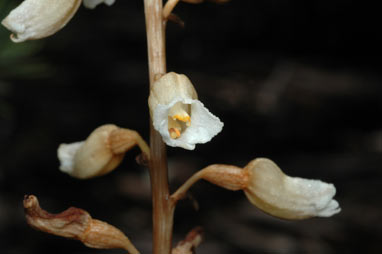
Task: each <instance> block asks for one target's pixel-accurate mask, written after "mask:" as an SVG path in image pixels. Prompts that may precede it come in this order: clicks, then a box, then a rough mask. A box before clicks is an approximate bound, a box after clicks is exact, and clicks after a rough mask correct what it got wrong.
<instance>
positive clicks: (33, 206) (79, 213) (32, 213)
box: [24, 195, 139, 254]
mask: <svg viewBox="0 0 382 254" xmlns="http://www.w3.org/2000/svg"><path fill="white" fill-rule="evenodd" d="M24 210H25V217H26V219H27V222H28V224H29V225H30V226H31V227H33V228H34V229H37V230H40V231H43V232H46V233H49V234H53V235H57V236H62V237H66V238H71V239H76V240H80V241H81V242H82V243H83V244H85V245H86V246H88V247H90V248H97V249H124V250H126V251H128V252H129V253H131V254H139V251H138V250H137V249H136V248H135V247H134V245H133V244H132V243H131V242H130V240H129V239H128V238H127V237H126V236H125V234H123V233H122V232H121V231H120V230H119V229H117V228H116V227H114V226H112V225H110V224H108V223H106V222H103V221H100V220H96V219H93V218H92V217H91V216H90V214H89V213H88V212H86V211H85V210H82V209H79V208H75V207H70V208H69V209H67V210H65V211H63V212H62V213H59V214H51V213H48V212H47V211H45V210H43V209H42V208H41V207H40V205H39V203H38V200H37V198H36V196H34V195H27V196H25V197H24Z"/></svg>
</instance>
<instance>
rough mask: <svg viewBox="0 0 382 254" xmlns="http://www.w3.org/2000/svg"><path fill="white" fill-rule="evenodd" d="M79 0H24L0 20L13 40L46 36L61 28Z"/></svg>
mask: <svg viewBox="0 0 382 254" xmlns="http://www.w3.org/2000/svg"><path fill="white" fill-rule="evenodd" d="M81 2H82V1H81V0H24V2H22V3H21V4H20V5H19V6H18V7H17V8H15V9H14V10H12V11H11V12H10V13H9V15H8V16H7V17H6V18H5V19H4V20H3V21H2V22H1V23H2V24H3V25H4V26H5V27H6V28H8V29H9V30H11V31H12V32H13V34H12V35H11V40H12V41H13V42H23V41H26V40H34V39H40V38H44V37H47V36H49V35H52V34H54V33H56V32H57V31H58V30H60V29H61V28H63V27H64V26H65V25H66V23H68V21H69V20H70V19H71V18H72V17H73V15H74V14H75V13H76V11H77V9H78V7H79V6H80V4H81Z"/></svg>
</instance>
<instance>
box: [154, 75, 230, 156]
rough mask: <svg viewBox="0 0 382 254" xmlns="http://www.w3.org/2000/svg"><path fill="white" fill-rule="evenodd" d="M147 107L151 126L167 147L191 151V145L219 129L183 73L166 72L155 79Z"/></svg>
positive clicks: (208, 137) (209, 138)
mask: <svg viewBox="0 0 382 254" xmlns="http://www.w3.org/2000/svg"><path fill="white" fill-rule="evenodd" d="M149 108H150V115H151V118H152V121H153V126H154V128H155V129H156V130H157V131H158V132H159V133H160V134H161V136H162V138H163V141H164V142H165V143H166V144H167V145H169V146H173V147H182V148H184V149H188V150H193V149H194V148H195V144H198V143H206V142H208V141H210V140H211V139H212V138H213V137H214V136H215V135H216V134H218V133H219V132H220V131H221V130H222V128H223V123H222V122H221V121H220V120H219V118H217V117H216V116H214V115H213V114H211V113H210V112H209V111H208V109H207V108H205V107H204V105H203V103H201V102H200V101H199V100H198V95H197V93H196V91H195V88H194V86H193V85H192V84H191V81H190V80H189V79H188V78H187V77H186V76H185V75H183V74H176V73H174V72H170V73H167V74H165V75H164V76H162V77H161V78H160V79H158V80H157V81H156V82H155V83H154V84H153V86H152V88H151V91H150V96H149Z"/></svg>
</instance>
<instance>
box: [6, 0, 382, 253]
mask: <svg viewBox="0 0 382 254" xmlns="http://www.w3.org/2000/svg"><path fill="white" fill-rule="evenodd" d="M19 2H20V1H11V0H8V1H7V0H2V3H0V14H1V17H0V18H1V19H2V18H4V17H5V16H6V15H7V13H8V12H9V10H11V8H12V7H14V6H15V5H17V4H18V3H19ZM175 13H176V14H178V15H179V16H180V17H181V18H182V19H183V21H184V22H185V27H184V28H183V29H182V28H180V27H179V26H178V25H176V24H172V23H170V24H168V29H167V60H168V70H169V71H176V72H178V73H184V74H186V75H188V77H189V78H190V79H191V81H192V82H193V83H194V85H195V87H196V89H197V91H198V94H199V98H200V100H201V101H202V102H203V103H204V104H205V105H206V106H207V107H208V108H209V109H210V111H211V112H213V113H214V114H215V115H217V116H219V118H220V119H221V120H222V121H223V122H224V124H225V126H224V128H223V131H222V133H220V134H219V135H218V136H216V137H215V138H214V139H213V140H212V141H211V142H209V143H207V144H205V145H197V147H196V149H195V150H194V151H187V150H183V149H180V148H178V149H174V148H168V161H169V169H170V182H171V188H172V190H175V189H176V188H177V187H178V186H179V185H181V184H182V183H183V182H184V181H185V180H186V179H187V178H188V177H189V176H191V175H192V174H193V173H194V172H196V171H197V170H198V169H201V168H202V167H204V166H207V165H209V164H213V163H225V164H233V165H237V166H244V165H246V163H248V162H249V161H250V160H252V159H254V158H256V157H268V158H271V159H273V160H274V161H275V162H276V163H277V164H279V166H280V167H281V168H282V169H283V170H284V171H285V172H286V173H287V174H289V175H292V176H300V177H305V178H314V179H321V180H324V181H326V182H331V183H334V184H335V186H336V188H337V195H336V199H337V200H338V201H339V203H340V205H341V207H342V212H341V213H340V214H338V215H335V216H333V217H331V218H314V219H309V220H305V221H282V220H278V219H275V218H272V217H270V216H267V215H264V214H263V213H262V212H260V211H259V210H258V209H256V208H254V207H252V206H251V205H250V203H249V202H248V201H247V200H246V198H245V196H244V195H243V193H242V192H230V191H226V190H223V189H220V188H218V187H215V186H213V185H211V184H209V183H206V182H199V183H197V184H196V185H195V186H194V187H193V188H192V189H191V195H192V198H191V199H188V200H184V201H182V202H180V203H179V206H178V207H177V210H176V214H175V233H174V242H177V241H179V240H180V239H181V238H183V237H184V235H185V234H186V233H187V232H188V231H189V230H190V229H191V228H192V227H194V226H196V225H201V226H203V227H204V229H205V241H204V242H203V243H202V245H201V246H200V247H199V248H198V249H197V253H219V254H231V253H235V254H249V253H251V254H252V253H253V254H254V253H286V254H294V253H312V254H318V253H325V254H326V253H328V254H330V253H380V252H381V251H382V247H381V241H382V223H381V219H382V218H381V217H382V216H381V213H382V203H381V201H382V198H381V184H382V173H381V165H382V156H381V155H382V118H381V113H382V110H381V106H382V86H381V82H382V75H381V42H382V40H381V39H380V38H379V35H380V33H381V28H380V26H381V18H380V17H381V15H380V12H379V9H378V8H376V6H373V5H372V4H370V3H367V2H364V1H345V0H334V1H328V0H326V1H322V0H320V1H318V0H310V1H302V0H278V1H275V0H256V1H253V0H232V1H231V2H229V3H227V4H224V5H215V4H213V3H205V4H200V5H189V4H185V3H181V4H179V6H177V7H176V9H175ZM8 36H9V32H8V31H7V30H5V29H4V28H3V27H1V28H0V154H1V155H0V243H1V244H0V246H1V247H0V248H1V251H0V252H1V253H45V252H46V253H57V254H59V253H124V252H123V251H119V250H115V251H104V250H93V249H88V248H86V247H84V246H83V245H82V244H81V243H79V242H76V241H70V240H66V239H62V238H59V237H55V236H51V235H48V234H45V233H41V232H37V231H34V230H33V229H31V228H29V227H28V226H27V225H26V223H25V219H24V216H23V208H22V200H23V196H24V194H35V195H37V196H38V197H39V199H40V203H41V205H42V207H43V208H45V209H47V210H48V211H50V212H60V211H62V210H64V209H66V208H67V207H69V206H76V207H80V208H83V209H85V210H87V211H89V213H90V214H91V215H92V216H93V217H94V218H97V219H101V220H104V221H107V222H109V223H111V224H113V225H116V226H118V227H119V228H120V229H121V230H123V231H124V232H125V233H126V235H127V236H129V238H130V239H131V240H132V241H133V243H135V245H136V246H137V248H138V249H139V250H141V252H142V253H150V250H151V203H150V190H149V180H148V175H147V169H145V168H142V167H140V166H138V165H137V164H136V163H135V157H136V156H137V155H138V150H137V149H134V150H133V151H131V152H129V153H128V154H127V155H126V158H125V160H124V161H123V163H122V164H121V165H120V166H119V167H118V168H117V169H116V170H115V171H114V172H112V173H111V174H109V175H107V176H104V177H101V178H97V179H92V180H87V181H80V180H76V179H73V178H70V177H69V176H67V175H65V174H63V173H61V172H60V171H59V170H58V160H57V157H56V149H57V147H58V145H59V144H60V143H63V142H66V143H69V142H74V141H79V140H83V139H85V138H86V137H87V135H88V134H89V133H90V132H91V131H92V130H93V129H94V128H96V127H98V126H99V125H102V124H104V123H114V124H116V125H119V126H121V127H126V128H131V129H135V130H138V131H139V132H140V133H141V134H142V136H143V137H144V138H146V140H148V126H149V119H148V109H147V97H148V72H147V54H146V38H145V25H144V15H143V1H140V0H130V1H122V0H117V1H116V3H115V4H114V5H113V6H112V7H107V6H99V7H97V8H96V9H95V10H87V9H85V8H83V7H81V8H80V9H79V11H78V13H77V14H76V15H75V16H74V18H73V19H72V21H71V22H69V23H68V25H67V26H66V27H65V28H64V29H63V30H61V31H60V32H58V33H57V34H55V35H54V36H52V37H49V38H47V39H43V40H40V41H34V42H26V43H21V44H13V43H11V42H10V41H9V39H8ZM196 205H198V209H196V208H197V207H196Z"/></svg>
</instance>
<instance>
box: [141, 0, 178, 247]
mask: <svg viewBox="0 0 382 254" xmlns="http://www.w3.org/2000/svg"><path fill="white" fill-rule="evenodd" d="M162 7H163V2H162V0H144V9H145V19H146V33H147V50H148V64H149V78H150V88H151V87H152V86H153V85H154V82H155V81H156V80H157V79H159V78H160V77H161V76H162V75H164V74H165V73H166V51H165V22H164V20H163V14H162ZM149 169H150V181H151V192H152V203H153V215H152V216H153V217H152V218H153V254H170V253H171V242H172V228H173V214H174V206H173V205H172V203H171V202H170V199H169V187H168V169H167V155H166V147H165V144H164V143H163V141H162V137H161V135H160V134H159V133H158V132H157V131H156V130H155V129H154V127H153V125H152V121H150V163H149Z"/></svg>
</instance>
